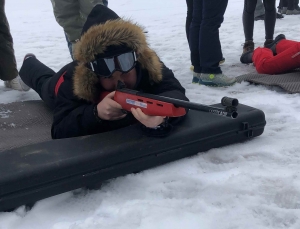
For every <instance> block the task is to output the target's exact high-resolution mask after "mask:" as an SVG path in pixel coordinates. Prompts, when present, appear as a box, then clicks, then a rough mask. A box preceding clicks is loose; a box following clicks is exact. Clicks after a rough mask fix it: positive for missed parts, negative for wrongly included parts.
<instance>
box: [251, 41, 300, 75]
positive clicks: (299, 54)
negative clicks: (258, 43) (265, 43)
mask: <svg viewBox="0 0 300 229" xmlns="http://www.w3.org/2000/svg"><path fill="white" fill-rule="evenodd" d="M276 52H277V55H276V56H274V55H273V52H272V51H271V50H270V49H267V48H256V49H255V50H254V52H253V57H252V60H253V63H254V65H255V67H256V71H257V72H258V73H262V74H280V73H283V72H287V71H290V70H293V69H295V68H299V67H300V42H296V41H290V40H285V39H284V40H281V41H279V42H278V44H277V45H276Z"/></svg>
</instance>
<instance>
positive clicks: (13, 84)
mask: <svg viewBox="0 0 300 229" xmlns="http://www.w3.org/2000/svg"><path fill="white" fill-rule="evenodd" d="M4 85H5V87H7V88H11V89H14V90H18V91H28V90H29V89H30V87H28V86H27V85H26V84H25V83H24V82H23V80H22V79H21V77H20V76H17V77H16V78H14V79H12V80H8V81H4Z"/></svg>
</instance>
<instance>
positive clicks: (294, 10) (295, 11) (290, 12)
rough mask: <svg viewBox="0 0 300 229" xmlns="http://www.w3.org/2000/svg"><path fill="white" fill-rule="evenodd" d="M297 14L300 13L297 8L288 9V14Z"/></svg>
mask: <svg viewBox="0 0 300 229" xmlns="http://www.w3.org/2000/svg"><path fill="white" fill-rule="evenodd" d="M296 14H300V11H298V10H296V9H293V10H287V11H286V15H296Z"/></svg>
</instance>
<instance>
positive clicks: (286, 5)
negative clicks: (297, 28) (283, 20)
mask: <svg viewBox="0 0 300 229" xmlns="http://www.w3.org/2000/svg"><path fill="white" fill-rule="evenodd" d="M298 4H299V0H280V2H279V6H278V11H279V12H280V13H282V14H286V15H296V14H300V7H299V5H298Z"/></svg>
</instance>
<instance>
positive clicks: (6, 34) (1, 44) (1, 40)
mask: <svg viewBox="0 0 300 229" xmlns="http://www.w3.org/2000/svg"><path fill="white" fill-rule="evenodd" d="M4 5H5V4H4V0H0V23H1V25H0V79H1V80H12V79H14V78H16V76H17V75H18V70H17V64H16V59H15V54H14V49H13V39H12V36H11V34H10V31H9V25H8V21H7V19H6V15H5V9H4V7H5V6H4Z"/></svg>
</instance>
